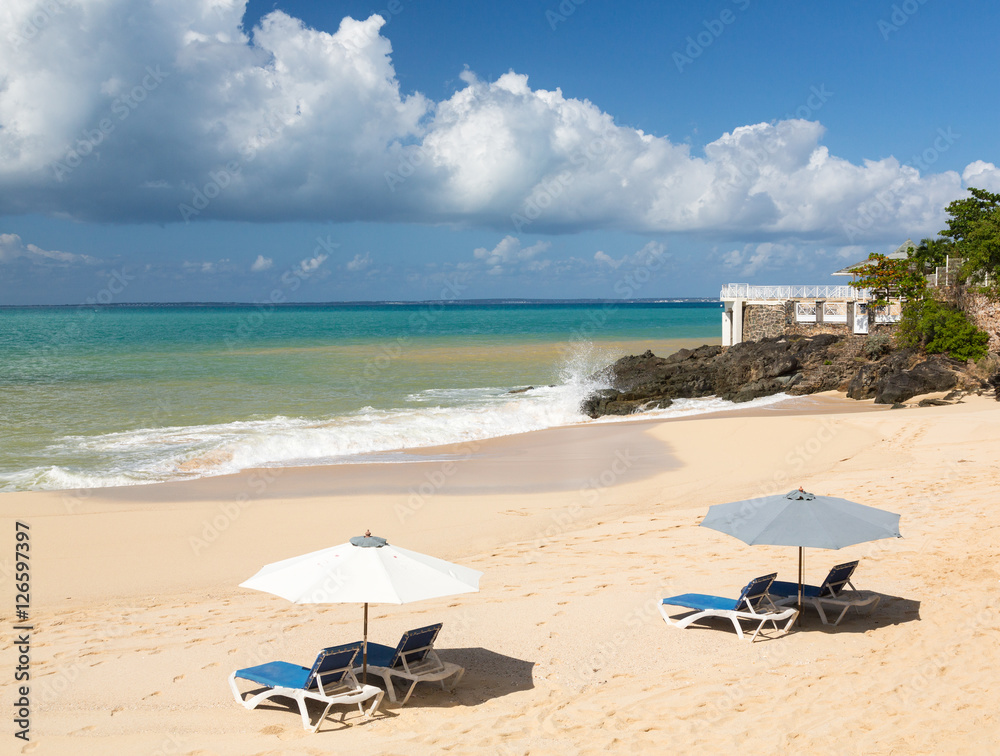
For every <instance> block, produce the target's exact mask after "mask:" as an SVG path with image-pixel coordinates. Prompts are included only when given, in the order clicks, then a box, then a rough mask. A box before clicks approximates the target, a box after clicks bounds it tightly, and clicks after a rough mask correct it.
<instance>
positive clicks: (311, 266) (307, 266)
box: [298, 252, 329, 277]
mask: <svg viewBox="0 0 1000 756" xmlns="http://www.w3.org/2000/svg"><path fill="white" fill-rule="evenodd" d="M328 257H329V255H327V254H324V253H322V252H320V253H319V254H317V255H316V256H315V257H307V258H306V259H304V260H303V261H302V262H300V263H299V268H298V271H299V274H300V275H302V276H304V277H305V276H310V275H312V274H313V273H314V272H315V271H316V269H317V268H319V266H320V265H322V264H323V263H324V262H325V261H326V259H327V258H328Z"/></svg>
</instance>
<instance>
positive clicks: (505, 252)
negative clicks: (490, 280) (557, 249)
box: [472, 235, 552, 275]
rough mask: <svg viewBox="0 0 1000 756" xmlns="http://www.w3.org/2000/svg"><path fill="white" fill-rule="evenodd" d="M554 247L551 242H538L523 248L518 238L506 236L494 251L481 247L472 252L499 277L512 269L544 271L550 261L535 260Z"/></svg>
mask: <svg viewBox="0 0 1000 756" xmlns="http://www.w3.org/2000/svg"><path fill="white" fill-rule="evenodd" d="M551 246H552V243H551V242H537V243H536V244H532V245H531V246H529V247H522V246H521V240H520V239H518V238H517V237H516V236H509V235H508V236H505V237H504V238H503V239H501V240H500V243H499V244H497V245H496V246H495V247H494V248H493V249H486V248H485V247H479V248H477V249H474V250H473V251H472V255H473V257H475V258H476V259H477V260H482V261H483V262H484V263H485V264H486V266H487V267H488V268H489V272H490V273H492V274H493V275H499V274H501V273H504V272H506V271H509V270H510V269H511V268H514V269H520V270H542V269H544V268H546V267H548V265H549V261H548V260H539V259H535V258H537V257H538V256H539V255H541V254H542V253H543V252H545V250H547V249H548V248H549V247H551Z"/></svg>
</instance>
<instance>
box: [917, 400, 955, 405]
mask: <svg viewBox="0 0 1000 756" xmlns="http://www.w3.org/2000/svg"><path fill="white" fill-rule="evenodd" d="M917 406H918V407H950V406H951V402H946V401H945V400H944V399H921V400H920V401H919V402H917Z"/></svg>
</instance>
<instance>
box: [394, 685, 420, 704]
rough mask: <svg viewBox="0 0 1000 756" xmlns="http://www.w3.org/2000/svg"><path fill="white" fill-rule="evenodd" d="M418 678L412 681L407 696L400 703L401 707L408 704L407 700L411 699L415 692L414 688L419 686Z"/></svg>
mask: <svg viewBox="0 0 1000 756" xmlns="http://www.w3.org/2000/svg"><path fill="white" fill-rule="evenodd" d="M417 682H418V680H414V681H413V682H412V683H410V689H409V690H407V691H406V697H405V698H403V700H402V702H401V703H400V704H399V707H400V708H403V707H404V706H406V702H407V701H409V700H410V696H411V695H412V694H413V689H414V688H416V687H417Z"/></svg>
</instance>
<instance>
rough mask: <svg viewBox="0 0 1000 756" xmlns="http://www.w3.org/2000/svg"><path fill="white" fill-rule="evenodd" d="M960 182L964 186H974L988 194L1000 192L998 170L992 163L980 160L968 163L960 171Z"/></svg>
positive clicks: (999, 174)
mask: <svg viewBox="0 0 1000 756" xmlns="http://www.w3.org/2000/svg"><path fill="white" fill-rule="evenodd" d="M962 180H963V181H964V182H965V184H966V186H974V187H976V188H977V189H985V190H986V191H988V192H1000V170H998V169H997V167H996V166H995V165H994V164H993V163H987V162H984V161H982V160H976V161H975V162H973V163H969V165H967V166H966V168H965V170H964V171H962Z"/></svg>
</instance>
